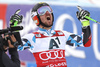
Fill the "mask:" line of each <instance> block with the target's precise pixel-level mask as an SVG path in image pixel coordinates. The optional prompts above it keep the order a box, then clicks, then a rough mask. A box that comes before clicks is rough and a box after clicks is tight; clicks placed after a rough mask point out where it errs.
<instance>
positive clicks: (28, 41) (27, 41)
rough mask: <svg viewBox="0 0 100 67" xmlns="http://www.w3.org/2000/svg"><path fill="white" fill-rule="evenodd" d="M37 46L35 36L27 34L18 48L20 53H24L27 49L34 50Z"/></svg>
mask: <svg viewBox="0 0 100 67" xmlns="http://www.w3.org/2000/svg"><path fill="white" fill-rule="evenodd" d="M34 44H35V35H34V34H32V33H31V34H27V35H25V36H23V37H22V44H21V45H19V46H18V51H22V50H25V49H33V48H34Z"/></svg>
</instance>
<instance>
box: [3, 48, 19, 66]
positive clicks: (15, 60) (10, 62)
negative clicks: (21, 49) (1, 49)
mask: <svg viewBox="0 0 100 67" xmlns="http://www.w3.org/2000/svg"><path fill="white" fill-rule="evenodd" d="M9 54H10V55H11V59H10V58H9V56H8V55H7V54H5V53H3V55H2V61H3V64H4V66H5V67H20V60H19V55H18V52H17V48H10V49H9Z"/></svg>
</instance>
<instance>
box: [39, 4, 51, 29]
mask: <svg viewBox="0 0 100 67" xmlns="http://www.w3.org/2000/svg"><path fill="white" fill-rule="evenodd" d="M37 12H38V14H39V16H40V20H41V22H42V24H41V25H43V26H45V27H51V26H52V25H53V16H52V12H53V11H52V9H51V7H49V6H42V7H40V8H39V9H38V10H37Z"/></svg>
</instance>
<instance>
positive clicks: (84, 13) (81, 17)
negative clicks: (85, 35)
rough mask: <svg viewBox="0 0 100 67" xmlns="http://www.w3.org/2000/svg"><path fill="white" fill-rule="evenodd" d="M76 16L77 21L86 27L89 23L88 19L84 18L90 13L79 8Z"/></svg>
mask: <svg viewBox="0 0 100 67" xmlns="http://www.w3.org/2000/svg"><path fill="white" fill-rule="evenodd" d="M76 16H77V18H78V20H79V21H81V24H82V27H86V26H89V25H90V21H89V20H88V19H86V18H85V17H86V16H90V13H89V12H88V11H86V10H81V11H80V12H79V11H77V12H76Z"/></svg>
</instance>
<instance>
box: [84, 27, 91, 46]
mask: <svg viewBox="0 0 100 67" xmlns="http://www.w3.org/2000/svg"><path fill="white" fill-rule="evenodd" d="M82 32H83V45H84V47H89V46H91V39H92V36H91V29H90V26H88V27H87V28H85V29H84V28H82Z"/></svg>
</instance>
